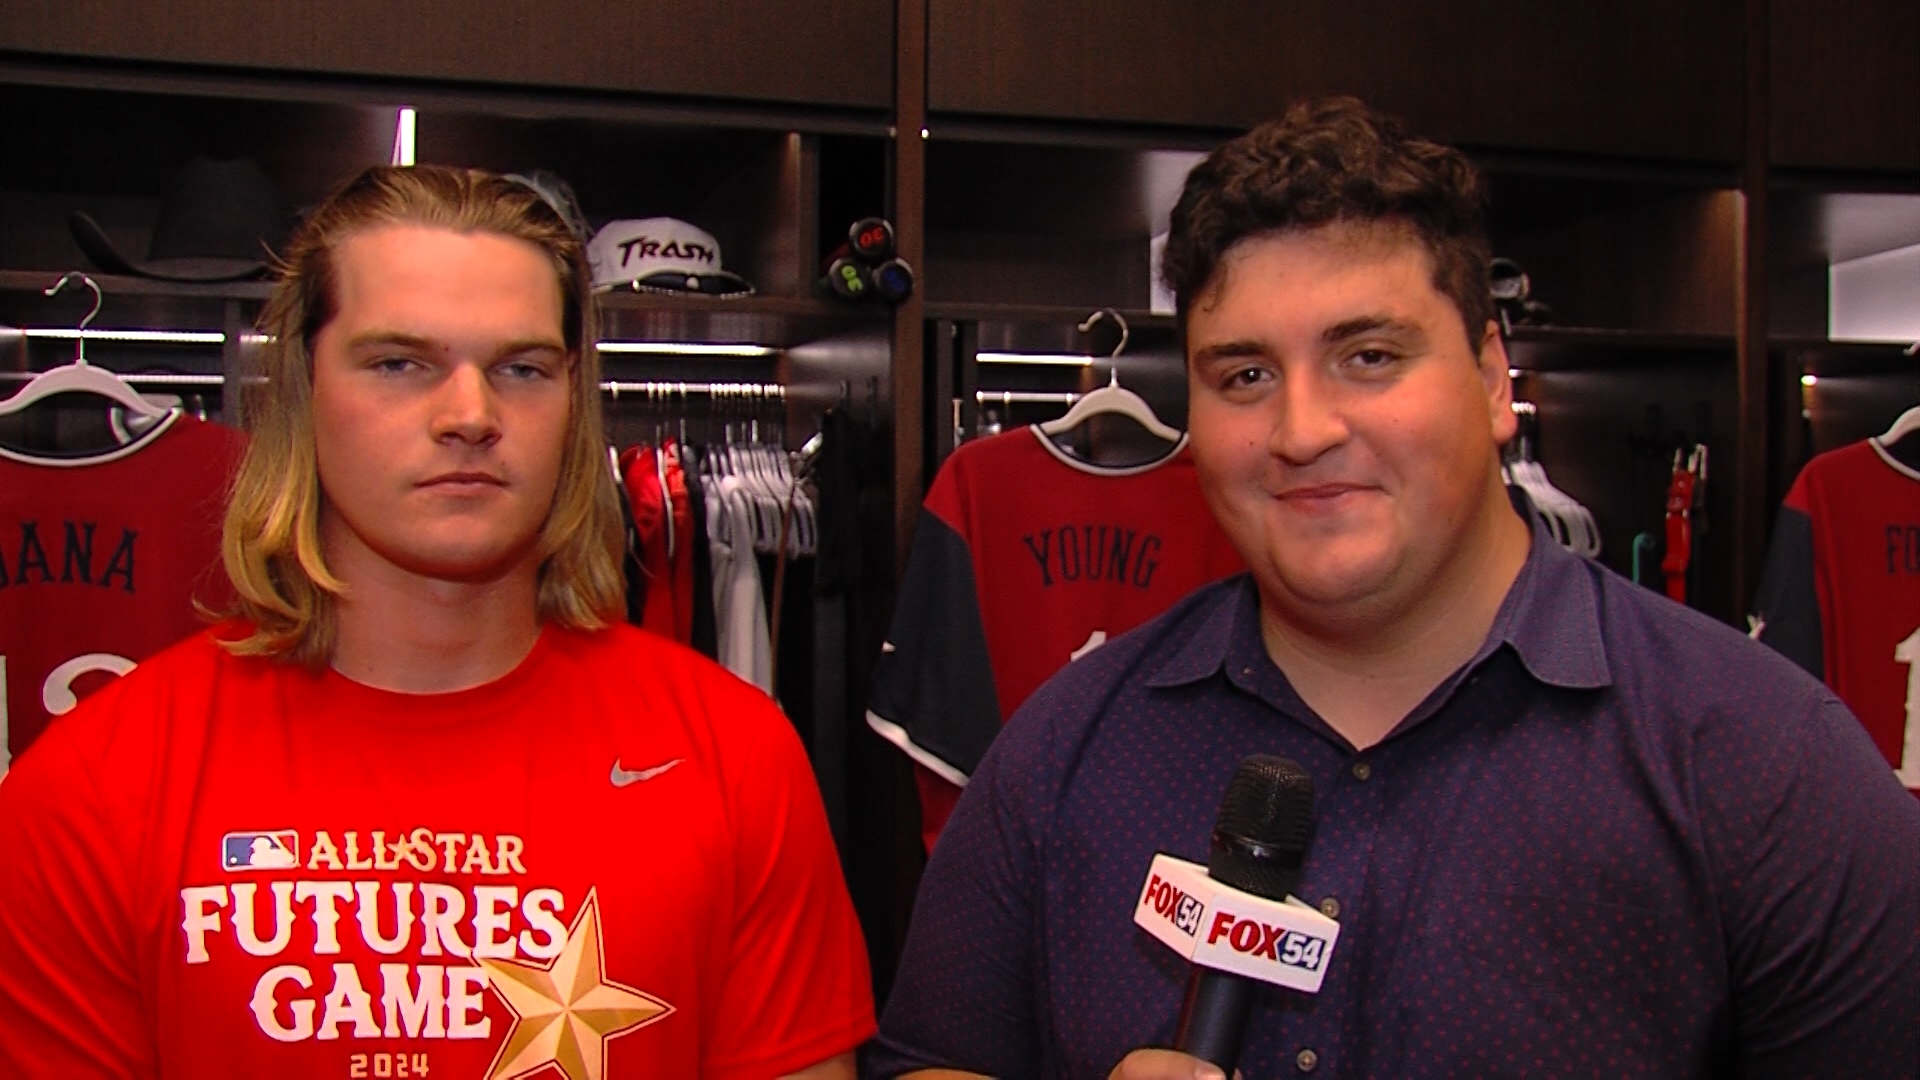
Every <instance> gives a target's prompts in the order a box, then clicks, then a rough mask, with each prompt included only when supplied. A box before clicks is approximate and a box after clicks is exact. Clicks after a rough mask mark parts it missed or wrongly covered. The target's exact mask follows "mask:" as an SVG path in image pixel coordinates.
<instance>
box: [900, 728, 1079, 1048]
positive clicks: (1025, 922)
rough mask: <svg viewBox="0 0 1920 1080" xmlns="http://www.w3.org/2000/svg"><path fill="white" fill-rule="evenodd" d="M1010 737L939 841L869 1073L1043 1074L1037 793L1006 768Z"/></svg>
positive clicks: (984, 766)
mask: <svg viewBox="0 0 1920 1080" xmlns="http://www.w3.org/2000/svg"><path fill="white" fill-rule="evenodd" d="M1009 745H1010V744H1009V742H1008V740H1005V739H1002V740H1001V741H1000V742H998V743H996V744H995V746H994V749H993V750H991V751H989V752H988V753H987V756H986V758H985V759H984V760H983V761H982V762H981V764H980V768H979V770H978V771H977V772H975V773H974V776H973V781H972V783H970V784H968V785H967V789H966V792H965V793H964V794H963V795H961V797H960V803H959V805H958V807H956V808H955V810H954V814H953V817H952V819H951V820H950V821H949V822H948V823H947V830H946V832H945V833H943V834H942V835H941V837H940V842H939V844H937V845H936V846H935V847H934V849H933V857H932V859H931V860H929V862H928V863H927V869H926V874H925V875H924V876H923V877H922V878H921V880H920V893H919V898H918V900H917V901H916V902H915V905H914V909H913V921H912V923H911V924H910V925H909V927H908V930H907V942H906V947H905V951H904V953H903V955H902V957H901V961H900V969H899V972H898V974H897V975H896V976H895V980H894V984H893V992H892V994H891V995H890V996H889V997H888V999H887V1011H886V1015H885V1017H884V1018H883V1022H882V1023H881V1026H880V1037H879V1038H878V1039H876V1040H875V1042H874V1045H873V1047H872V1048H871V1051H870V1053H869V1056H868V1061H867V1066H868V1068H867V1075H870V1076H875V1077H894V1076H898V1075H900V1074H901V1073H904V1072H910V1071H912V1070H915V1069H931V1068H948V1069H962V1070H966V1071H968V1072H976V1073H981V1074H984V1075H987V1076H995V1077H1001V1078H1004V1080H1014V1078H1019V1077H1027V1076H1034V1075H1037V1074H1038V1069H1039V1064H1040V1062H1041V1060H1042V1054H1041V1042H1042V1037H1041V1033H1040V1031H1039V1027H1038V1023H1039V1021H1038V1019H1037V1018H1038V1015H1039V1014H1038V1009H1037V1006H1036V1004H1035V1002H1036V993H1038V991H1037V990H1036V988H1035V982H1036V979H1037V978H1038V975H1037V971H1038V967H1037V965H1038V959H1037V957H1036V956H1035V955H1034V945H1033V926H1034V913H1035V904H1036V902H1037V901H1036V898H1035V897H1034V896H1033V894H1032V887H1033V886H1032V884H1031V883H1032V882H1034V881H1036V880H1037V869H1036V866H1037V862H1038V857H1037V854H1036V851H1037V849H1036V842H1037V841H1036V836H1037V831H1036V830H1035V829H1034V828H1033V827H1032V822H1031V820H1030V817H1029V814H1028V812H1027V807H1028V805H1029V803H1028V801H1027V800H1028V798H1029V796H1030V791H1029V790H1023V786H1024V785H1023V784H1022V783H1021V778H1020V777H1017V776H1009V775H1008V770H1009V769H1010V768H1012V767H1014V763H1015V762H1018V761H1021V760H1024V759H1025V757H1026V756H1025V755H1015V754H1009V753H1007V752H1006V748H1007V747H1008V746H1009Z"/></svg>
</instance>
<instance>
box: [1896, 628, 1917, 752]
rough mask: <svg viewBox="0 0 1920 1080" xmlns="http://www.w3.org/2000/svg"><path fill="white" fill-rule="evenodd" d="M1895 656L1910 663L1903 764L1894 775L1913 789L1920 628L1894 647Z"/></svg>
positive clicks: (1903, 738) (1901, 750)
mask: <svg viewBox="0 0 1920 1080" xmlns="http://www.w3.org/2000/svg"><path fill="white" fill-rule="evenodd" d="M1893 658H1894V659H1895V660H1897V661H1899V662H1900V663H1902V664H1905V665H1907V727H1906V734H1905V735H1903V736H1902V738H1901V746H1900V767H1899V768H1897V769H1895V770H1894V775H1895V776H1898V777H1899V778H1900V782H1901V783H1903V784H1905V785H1907V786H1908V787H1910V788H1920V663H1916V661H1920V630H1915V631H1914V632H1913V633H1911V634H1908V635H1907V640H1905V641H1902V642H1901V643H1900V644H1898V645H1895V646H1894V647H1893Z"/></svg>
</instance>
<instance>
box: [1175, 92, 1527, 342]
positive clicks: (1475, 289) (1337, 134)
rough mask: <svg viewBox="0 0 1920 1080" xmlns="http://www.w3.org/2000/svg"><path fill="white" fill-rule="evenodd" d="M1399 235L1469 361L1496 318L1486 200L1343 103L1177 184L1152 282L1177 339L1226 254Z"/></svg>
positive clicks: (1451, 152) (1321, 107) (1465, 178)
mask: <svg viewBox="0 0 1920 1080" xmlns="http://www.w3.org/2000/svg"><path fill="white" fill-rule="evenodd" d="M1373 223H1380V224H1387V225H1394V226H1399V227H1402V228H1405V229H1406V230H1408V231H1409V232H1410V233H1411V234H1412V235H1413V236H1414V237H1415V238H1416V239H1417V240H1418V241H1419V242H1420V244H1421V246H1422V247H1424V248H1425V249H1426V251H1427V254H1428V255H1429V256H1430V257H1431V258H1432V260H1433V285H1434V288H1435V289H1437V290H1438V291H1439V292H1440V293H1441V294H1442V295H1444V296H1446V297H1447V298H1448V299H1449V300H1451V301H1453V305H1454V307H1456V308H1458V309H1459V311H1460V317H1461V319H1462V321H1464V322H1465V324H1466V330H1467V338H1468V341H1469V343H1470V344H1472V345H1473V347H1474V348H1475V349H1478V348H1479V345H1480V335H1481V332H1482V330H1483V328H1484V327H1485V326H1486V325H1487V323H1488V322H1489V321H1490V320H1492V319H1493V318H1494V317H1495V312H1494V306H1493V298H1492V295H1491V294H1490V293H1489V291H1488V263H1489V261H1490V260H1491V258H1492V252H1491V248H1490V246H1489V244H1488V241H1487V226H1486V189H1485V185H1484V184H1483V183H1482V181H1481V179H1480V174H1479V172H1478V171H1477V170H1476V169H1475V168H1474V167H1473V164H1472V162H1470V161H1468V160H1467V158H1466V155H1464V154H1462V153H1460V151H1458V150H1455V149H1452V148H1451V147H1446V146H1441V145H1440V144H1439V143H1435V142H1431V141H1429V140H1426V139H1422V138H1419V137H1417V136H1413V135H1409V134H1408V133H1407V131H1406V129H1405V128H1404V127H1403V126H1402V125H1401V123H1400V121H1399V120H1397V119H1395V118H1393V117H1391V116H1387V115H1385V114H1382V113H1379V112H1376V111H1374V110H1373V109H1371V108H1369V107H1367V106H1366V105H1365V104H1363V103H1361V102H1360V101H1358V100H1356V99H1354V98H1350V97H1335V98H1325V99H1321V100H1316V101H1305V102H1300V103H1298V104H1295V105H1294V106H1293V107H1292V108H1290V109H1288V110H1287V113H1286V115H1285V116H1283V117H1282V118H1280V119H1279V120H1274V121H1269V122H1268V123H1265V124H1262V125H1261V126H1259V127H1257V128H1254V129H1253V130H1252V131H1249V132H1247V133H1246V134H1245V135H1242V136H1240V137H1239V138H1236V139H1234V140H1232V141H1231V142H1228V143H1226V144H1225V145H1223V146H1220V147H1219V148H1218V149H1216V150H1214V151H1213V153H1211V154H1209V155H1207V158H1206V160H1204V161H1202V162H1201V163H1200V164H1198V165H1196V166H1194V169H1193V171H1192V172H1191V173H1189V174H1188V176H1187V183H1186V187H1185V188H1184V189H1183V190H1182V191H1181V193H1180V201H1179V202H1178V203H1177V204H1175V206H1174V208H1173V216H1172V231H1171V234H1170V235H1169V236H1168V238H1167V248H1166V255H1165V256H1164V257H1163V260H1162V263H1161V277H1162V279H1163V280H1164V281H1165V282H1166V284H1167V287H1168V288H1170V289H1172V290H1173V295H1174V310H1175V314H1176V317H1177V318H1178V320H1179V323H1180V326H1181V327H1182V332H1183V333H1184V329H1185V327H1186V321H1187V313H1188V312H1189V311H1190V310H1192V307H1193V303H1194V301H1195V300H1196V299H1198V298H1199V297H1200V296H1202V295H1203V294H1204V293H1205V292H1206V291H1207V290H1208V289H1209V288H1211V287H1212V286H1213V285H1214V284H1215V278H1216V275H1217V274H1218V273H1219V269H1220V263H1221V260H1222V259H1223V258H1225V257H1226V254H1227V252H1228V251H1229V250H1231V249H1232V248H1233V246H1234V245H1235V244H1238V243H1239V242H1240V241H1242V240H1245V239H1247V238H1249V237H1254V236H1260V235H1263V234H1269V233H1278V232H1289V231H1295V230H1306V229H1315V228H1319V227H1321V226H1324V225H1332V224H1373Z"/></svg>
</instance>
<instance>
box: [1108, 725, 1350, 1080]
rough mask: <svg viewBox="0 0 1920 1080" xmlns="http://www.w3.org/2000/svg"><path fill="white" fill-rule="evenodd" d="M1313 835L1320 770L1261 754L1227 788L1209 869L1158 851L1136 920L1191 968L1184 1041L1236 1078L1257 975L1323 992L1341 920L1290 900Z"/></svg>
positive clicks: (1186, 1048) (1183, 1011)
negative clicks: (1316, 772)
mask: <svg viewBox="0 0 1920 1080" xmlns="http://www.w3.org/2000/svg"><path fill="white" fill-rule="evenodd" d="M1312 834H1313V778H1312V777H1310V776H1308V775H1307V771H1306V770H1305V769H1302V768H1301V767H1300V766H1299V765H1297V764H1295V763H1293V762H1291V761H1288V760H1287V759H1285V758H1280V757H1273V756H1271V755H1267V754H1255V755H1253V756H1252V757H1249V758H1247V759H1246V760H1244V761H1242V762H1241V763H1240V765H1239V767H1238V768H1236V769H1235V770H1234V773H1233V779H1232V780H1231V781H1229V782H1228V784H1227V792H1226V796H1225V797H1224V798H1223V799H1222V800H1221V804H1220V814H1219V817H1218V818H1217V819H1216V820H1215V823H1214V827H1213V842H1212V851H1211V852H1210V853H1209V855H1208V858H1207V865H1206V866H1204V867H1203V866H1200V865H1198V864H1196V863H1190V862H1187V861H1185V860H1184V859H1177V858H1174V857H1173V856H1171V855H1166V854H1164V853H1163V854H1159V855H1156V856H1154V860H1153V865H1152V867H1151V869H1150V870H1149V872H1148V874H1147V883H1146V887H1145V888H1144V889H1143V890H1142V891H1141V896H1140V902H1139V904H1138V905H1137V906H1136V907H1135V909H1134V917H1133V918H1134V922H1135V923H1136V924H1138V925H1139V926H1141V927H1142V928H1144V929H1146V930H1147V931H1148V932H1149V933H1151V934H1153V935H1154V936H1155V937H1157V938H1159V939H1160V941H1161V942H1162V943H1163V944H1165V945H1167V946H1169V947H1170V948H1172V949H1173V950H1174V951H1175V952H1178V953H1179V954H1180V955H1181V956H1182V957H1184V958H1186V959H1187V960H1189V961H1191V962H1192V964H1193V974H1192V977H1191V978H1190V979H1189V981H1188V983H1187V996H1186V1000H1185V1002H1184V1003H1183V1004H1182V1005H1181V1007H1180V1024H1179V1027H1178V1028H1177V1029H1176V1033H1175V1036H1174V1049H1176V1050H1179V1051H1181V1052H1183V1053H1187V1054H1191V1055H1193V1056H1194V1057H1197V1058H1201V1059H1203V1060H1205V1061H1210V1062H1212V1063H1213V1064H1215V1065H1218V1066H1219V1067H1220V1068H1221V1070H1222V1071H1223V1072H1225V1073H1226V1074H1227V1075H1228V1076H1232V1075H1233V1069H1234V1065H1235V1064H1236V1063H1237V1062H1238V1061H1239V1058H1240V1046H1241V1043H1242V1042H1243V1041H1244V1039H1245V1036H1246V1031H1247V1020H1248V1018H1249V1016H1251V1014H1252V1010H1253V997H1254V993H1255V991H1256V989H1257V985H1256V984H1257V983H1262V982H1264V983H1270V984H1273V985H1276V986H1284V987H1287V988H1289V989H1293V990H1298V991H1301V992H1304V993H1309V994H1311V993H1318V992H1319V990H1320V984H1321V982H1322V981H1323V980H1324V979H1325V978H1326V971H1327V964H1328V961H1330V960H1331V959H1332V956H1333V947H1334V943H1335V942H1336V941H1337V940H1338V939H1339V936H1340V924H1339V923H1336V922H1334V921H1333V920H1332V919H1329V918H1327V917H1326V916H1325V915H1322V914H1320V912H1318V911H1316V910H1315V909H1313V908H1311V907H1308V906H1307V905H1305V904H1303V903H1301V902H1300V901H1299V900H1297V899H1293V898H1291V897H1289V896H1288V894H1289V893H1290V892H1292V891H1293V889H1294V887H1295V886H1297V885H1298V884H1299V881H1300V871H1301V867H1302V865H1303V864H1304V863H1305V862H1306V855H1307V844H1308V842H1309V840H1310V839H1311V838H1312Z"/></svg>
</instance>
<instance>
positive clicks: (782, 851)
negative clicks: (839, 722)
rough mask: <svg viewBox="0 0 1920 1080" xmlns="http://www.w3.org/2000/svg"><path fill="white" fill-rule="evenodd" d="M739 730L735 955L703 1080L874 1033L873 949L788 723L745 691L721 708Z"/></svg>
mask: <svg viewBox="0 0 1920 1080" xmlns="http://www.w3.org/2000/svg"><path fill="white" fill-rule="evenodd" d="M718 704H719V715H720V716H722V717H724V718H725V720H726V722H728V723H730V724H735V725H737V730H736V731H735V732H734V733H733V736H734V737H733V738H731V739H730V740H729V743H730V744H731V746H732V748H733V752H732V753H731V754H730V755H729V756H730V757H731V758H732V765H731V767H730V768H729V769H728V772H729V775H727V776H726V777H725V783H726V790H727V798H728V801H729V804H730V806H731V811H730V812H731V814H732V817H733V822H734V829H735V834H736V836H737V841H736V844H735V851H734V880H735V888H734V912H735V916H734V930H733V945H732V955H730V956H728V957H726V958H725V962H726V965H727V966H726V971H725V974H724V979H725V987H724V989H723V990H722V992H721V995H720V1006H719V1008H718V1010H716V1012H715V1014H714V1017H715V1019H714V1022H713V1029H712V1031H711V1033H710V1034H708V1035H707V1036H706V1037H705V1038H704V1039H703V1043H704V1045H705V1046H707V1047H708V1054H709V1055H710V1056H709V1057H708V1060H707V1061H706V1062H704V1063H703V1067H702V1068H701V1075H702V1076H706V1077H740V1078H742V1080H744V1078H748V1077H754V1078H760V1080H764V1078H765V1077H769V1076H780V1075H784V1074H786V1073H790V1072H793V1071H795V1070H798V1069H803V1068H806V1067H807V1066H810V1065H814V1064H817V1063H819V1062H821V1061H825V1060H826V1059H828V1058H831V1057H833V1056H835V1055H837V1054H842V1053H845V1052H847V1051H849V1050H852V1049H854V1048H855V1047H856V1046H858V1045H859V1044H860V1043H861V1042H862V1041H864V1040H865V1039H866V1038H867V1037H868V1036H870V1035H871V1034H872V1033H873V1028H874V1020H873V989H872V985H871V982H870V980H871V973H870V969H869V968H868V966H867V952H866V943H865V940H864V939H863V938H862V936H861V933H860V924H859V922H858V920H857V919H856V918H855V916H854V912H853V903H852V901H851V900H850V899H849V898H848V896H847V886H846V881H845V879H844V878H843V877H842V876H841V873H840V860H839V858H838V856H837V855H836V854H835V851H834V846H833V839H832V836H831V834H830V833H829V832H828V829H827V816H826V811H825V810H824V809H823V808H822V806H821V803H820V792H819V789H818V787H816V786H815V784H814V780H813V773H812V770H811V769H810V768H809V766H808V764H807V757H806V752H805V751H804V750H803V749H802V748H801V745H800V738H799V736H798V735H797V734H795V732H794V730H793V725H792V724H790V723H788V721H787V718H786V717H785V716H782V715H781V714H780V712H779V711H778V710H777V709H775V708H774V707H773V704H772V703H771V702H770V701H769V700H768V699H767V698H766V697H765V696H764V695H761V694H759V693H757V692H755V691H754V690H752V689H751V688H749V687H747V686H745V685H736V686H735V687H733V688H731V689H730V690H729V691H728V692H727V693H726V694H725V695H724V696H723V697H722V698H721V700H720V701H719V703H718Z"/></svg>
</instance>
